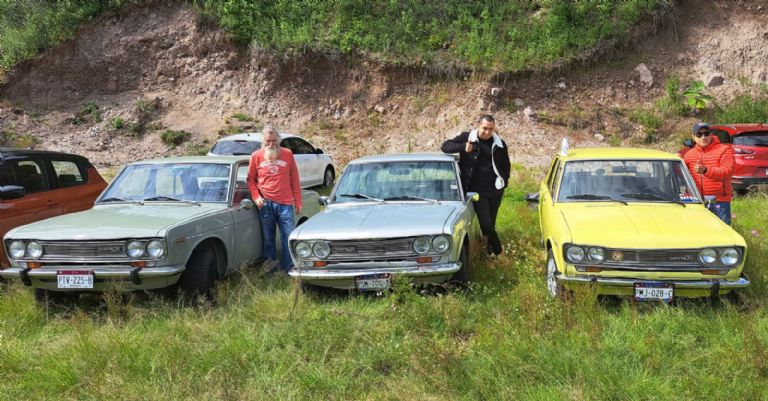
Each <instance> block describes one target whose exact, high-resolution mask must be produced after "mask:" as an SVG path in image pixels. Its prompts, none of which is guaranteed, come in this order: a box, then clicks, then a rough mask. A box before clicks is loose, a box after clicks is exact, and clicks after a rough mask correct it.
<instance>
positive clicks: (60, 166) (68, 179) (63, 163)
mask: <svg viewBox="0 0 768 401" xmlns="http://www.w3.org/2000/svg"><path fill="white" fill-rule="evenodd" d="M51 165H52V166H53V171H54V173H55V174H56V180H57V181H58V183H59V188H67V187H73V186H76V185H82V184H85V178H84V177H83V174H82V172H81V171H80V168H79V167H78V166H77V163H75V162H74V161H71V160H51Z"/></svg>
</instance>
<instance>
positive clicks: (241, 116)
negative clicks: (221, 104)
mask: <svg viewBox="0 0 768 401" xmlns="http://www.w3.org/2000/svg"><path fill="white" fill-rule="evenodd" d="M232 118H234V119H235V120H237V121H240V122H247V121H256V119H255V118H253V117H251V116H249V115H248V114H244V113H235V114H232Z"/></svg>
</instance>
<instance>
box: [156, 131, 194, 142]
mask: <svg viewBox="0 0 768 401" xmlns="http://www.w3.org/2000/svg"><path fill="white" fill-rule="evenodd" d="M190 136H192V134H190V133H189V132H187V131H184V130H181V131H173V130H166V131H165V132H163V133H162V134H160V139H162V140H163V142H164V143H165V144H166V145H168V146H179V145H181V144H182V143H184V142H186V141H187V140H188V139H189V137H190Z"/></svg>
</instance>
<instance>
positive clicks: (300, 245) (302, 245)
mask: <svg viewBox="0 0 768 401" xmlns="http://www.w3.org/2000/svg"><path fill="white" fill-rule="evenodd" d="M293 251H294V252H296V255H297V256H298V257H300V258H308V257H310V256H312V247H310V246H309V244H307V243H306V242H297V243H296V245H294V246H293Z"/></svg>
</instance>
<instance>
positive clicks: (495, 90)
mask: <svg viewBox="0 0 768 401" xmlns="http://www.w3.org/2000/svg"><path fill="white" fill-rule="evenodd" d="M499 95H501V88H499V87H494V88H491V96H499Z"/></svg>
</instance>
